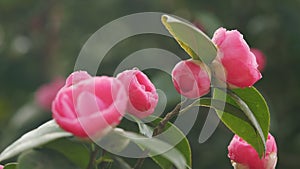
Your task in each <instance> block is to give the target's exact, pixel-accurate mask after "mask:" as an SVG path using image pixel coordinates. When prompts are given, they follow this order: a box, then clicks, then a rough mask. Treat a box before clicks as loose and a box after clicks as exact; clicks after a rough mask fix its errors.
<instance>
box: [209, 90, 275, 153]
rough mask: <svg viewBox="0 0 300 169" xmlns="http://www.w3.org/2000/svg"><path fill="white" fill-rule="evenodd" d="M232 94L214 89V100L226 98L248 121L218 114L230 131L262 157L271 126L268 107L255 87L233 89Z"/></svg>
mask: <svg viewBox="0 0 300 169" xmlns="http://www.w3.org/2000/svg"><path fill="white" fill-rule="evenodd" d="M232 92H233V93H231V94H227V93H225V92H224V91H222V90H220V89H214V93H213V98H214V99H221V100H222V99H223V98H224V97H226V102H227V103H230V104H232V105H234V106H235V107H238V108H239V109H240V110H242V112H243V113H244V115H245V116H246V117H247V118H248V120H245V119H244V117H243V118H241V117H239V116H234V115H233V114H232V113H227V112H224V111H222V110H216V112H217V114H218V116H219V117H220V119H221V120H222V122H223V123H224V124H225V125H226V126H227V127H228V128H229V129H231V130H232V131H233V132H234V133H235V134H237V135H238V136H240V137H241V138H243V139H244V140H245V141H247V142H248V143H249V144H251V145H252V146H253V147H254V148H255V149H256V151H257V152H258V154H259V155H260V157H262V156H263V154H264V152H265V140H266V138H267V135H268V132H269V125H270V114H269V109H268V106H267V104H266V102H265V100H264V98H263V97H262V95H261V94H260V93H259V92H258V91H257V90H256V89H255V88H254V87H251V88H244V89H233V90H232ZM236 113H238V112H236Z"/></svg>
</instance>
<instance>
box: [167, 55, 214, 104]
mask: <svg viewBox="0 0 300 169" xmlns="http://www.w3.org/2000/svg"><path fill="white" fill-rule="evenodd" d="M172 80H173V83H174V86H175V89H176V90H177V92H178V93H180V94H181V95H183V96H185V97H187V98H190V99H194V98H198V97H201V96H203V95H205V94H207V93H208V92H209V90H210V72H209V69H208V68H207V66H206V65H205V64H204V63H202V62H201V61H199V60H184V61H180V62H179V63H177V64H176V65H175V67H174V69H173V71H172Z"/></svg>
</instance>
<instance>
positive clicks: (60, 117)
mask: <svg viewBox="0 0 300 169" xmlns="http://www.w3.org/2000/svg"><path fill="white" fill-rule="evenodd" d="M81 75H83V76H81ZM86 75H87V73H83V74H82V72H81V73H80V72H75V73H73V74H71V75H70V76H69V78H68V79H67V80H66V81H67V83H66V85H65V86H64V87H63V88H62V89H61V90H60V91H59V92H58V94H57V96H56V98H55V100H54V101H53V104H52V112H53V118H54V119H55V121H56V122H57V124H58V125H59V126H60V127H61V128H63V129H64V130H66V131H68V132H71V133H73V134H74V135H75V136H77V137H81V138H88V137H97V138H99V137H101V136H103V135H104V134H106V133H107V132H108V131H109V130H110V129H112V127H115V126H116V125H118V124H119V123H120V120H121V119H122V117H123V115H124V113H125V109H126V106H127V94H126V91H125V89H124V86H123V85H122V83H121V82H120V81H119V80H118V79H116V78H112V77H106V76H100V77H90V76H86ZM77 77H79V78H77ZM82 77H83V78H82ZM69 82H72V83H69Z"/></svg>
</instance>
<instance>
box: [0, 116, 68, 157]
mask: <svg viewBox="0 0 300 169" xmlns="http://www.w3.org/2000/svg"><path fill="white" fill-rule="evenodd" d="M70 136H72V134H71V133H68V132H65V131H63V130H62V129H61V128H60V127H59V126H58V125H57V124H56V122H55V121H54V120H51V121H48V122H46V123H45V124H43V125H41V126H40V127H38V128H37V129H34V130H32V131H30V132H28V133H26V134H24V135H23V136H22V137H21V138H19V139H18V140H17V141H15V142H14V143H12V144H11V145H10V146H8V147H7V148H6V149H5V150H4V151H3V152H2V153H1V154H0V161H3V160H6V159H9V158H11V157H14V156H16V155H18V154H20V153H21V152H23V151H26V150H29V149H31V148H35V147H38V146H41V145H43V144H45V143H48V142H50V141H53V140H55V139H58V138H62V137H70Z"/></svg>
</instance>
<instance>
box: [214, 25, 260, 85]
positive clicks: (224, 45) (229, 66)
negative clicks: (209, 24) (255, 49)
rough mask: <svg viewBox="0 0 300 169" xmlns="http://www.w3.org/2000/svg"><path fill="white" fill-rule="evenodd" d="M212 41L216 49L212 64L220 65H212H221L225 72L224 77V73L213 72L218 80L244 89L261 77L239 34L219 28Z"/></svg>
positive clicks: (253, 58)
mask: <svg viewBox="0 0 300 169" xmlns="http://www.w3.org/2000/svg"><path fill="white" fill-rule="evenodd" d="M212 41H213V42H214V43H215V45H216V46H217V48H218V52H217V57H216V59H215V61H214V62H219V63H220V64H213V65H222V66H223V68H224V71H225V76H224V75H222V74H224V72H223V73H221V74H220V73H219V72H215V73H216V76H217V77H218V78H219V79H221V80H223V81H226V82H227V83H229V84H230V85H231V86H235V87H241V88H244V87H250V86H252V85H253V84H254V83H255V82H256V81H258V80H259V79H260V78H261V77H262V76H261V74H260V72H259V70H258V69H257V66H258V65H257V62H256V58H255V56H254V54H253V53H252V52H251V51H250V48H249V46H248V44H247V43H246V41H245V40H244V39H243V35H242V34H240V32H238V31H237V30H232V31H227V30H226V29H224V28H219V29H218V30H216V32H215V33H214V36H213V39H212ZM216 69H218V68H216Z"/></svg>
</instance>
